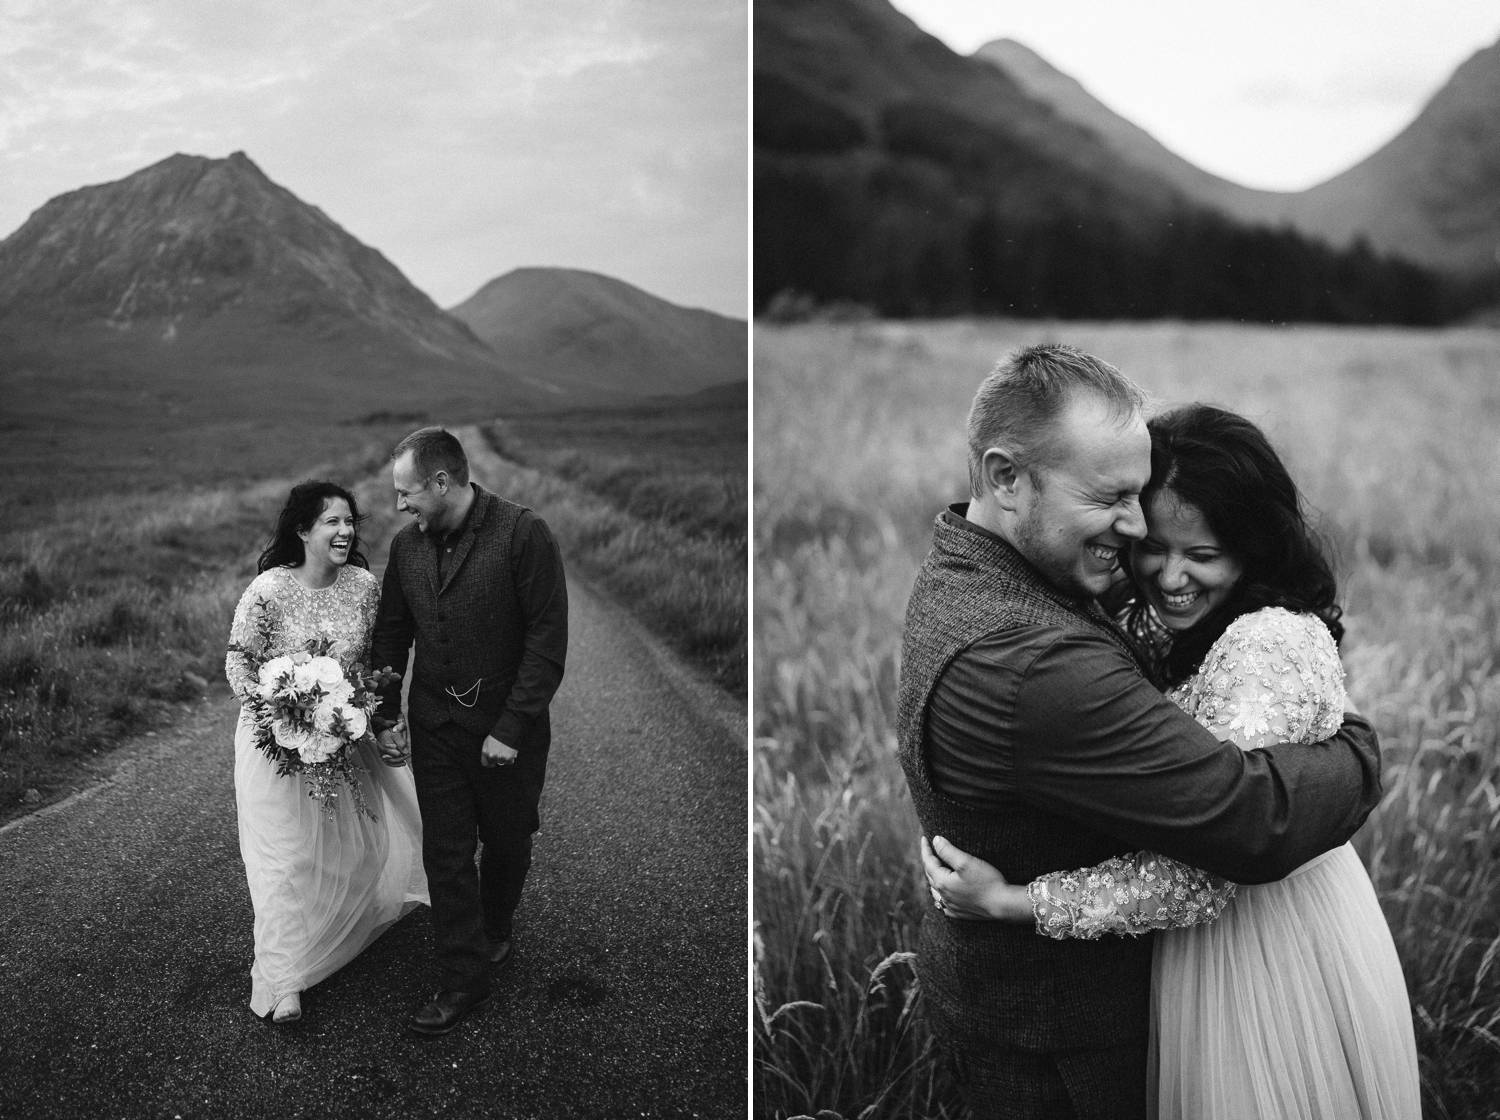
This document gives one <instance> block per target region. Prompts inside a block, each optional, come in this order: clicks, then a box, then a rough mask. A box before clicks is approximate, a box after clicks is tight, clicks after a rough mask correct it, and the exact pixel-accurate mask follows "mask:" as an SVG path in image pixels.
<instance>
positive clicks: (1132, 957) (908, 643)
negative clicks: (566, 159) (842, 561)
mask: <svg viewBox="0 0 1500 1120" xmlns="http://www.w3.org/2000/svg"><path fill="white" fill-rule="evenodd" d="M965 509H966V507H963V506H957V507H954V508H952V509H950V510H949V511H947V512H945V513H944V514H942V515H941V516H940V517H939V518H938V519H937V523H936V525H935V527H934V530H935V531H934V539H933V546H932V549H931V551H930V552H929V553H928V556H927V558H926V560H925V561H924V562H923V564H922V568H921V571H920V572H919V573H918V576H917V581H916V585H915V587H914V589H913V592H912V598H911V602H910V604H909V605H908V609H907V618H906V631H905V636H904V641H903V648H902V663H901V681H900V688H899V691H898V697H897V723H898V737H899V744H900V755H901V763H902V767H903V769H904V770H905V773H906V777H907V783H908V786H909V788H910V790H911V794H912V800H913V803H914V805H915V807H916V810H917V815H918V818H919V820H920V822H921V825H922V831H923V832H924V834H926V835H928V836H932V835H941V836H944V837H945V838H947V839H948V840H950V841H952V842H953V843H955V844H956V845H957V846H958V847H960V848H962V849H964V850H966V851H969V852H971V853H972V854H974V855H977V856H979V857H981V858H983V859H985V860H987V861H989V862H990V863H992V864H994V865H995V866H996V867H998V868H999V869H1000V871H1001V873H1002V874H1004V875H1005V876H1006V878H1008V879H1009V880H1010V881H1011V882H1013V883H1025V882H1028V881H1030V880H1031V879H1033V878H1035V877H1036V876H1038V875H1043V874H1046V873H1049V872H1053V871H1064V870H1071V869H1075V868H1081V867H1088V866H1092V865H1093V864H1096V863H1099V862H1101V861H1102V860H1104V859H1106V858H1108V857H1110V856H1112V855H1117V854H1120V853H1122V852H1128V851H1134V850H1141V849H1150V850H1155V851H1158V852H1161V853H1164V854H1166V855H1169V856H1174V857H1176V858H1178V859H1180V860H1182V861H1184V862H1187V863H1191V864H1194V865H1196V866H1200V867H1204V868H1206V869H1208V870H1210V871H1214V872H1216V873H1218V874H1220V875H1223V876H1225V877H1226V878H1230V879H1234V880H1237V881H1240V882H1259V881H1263V880H1267V879H1274V878H1277V877H1279V876H1281V875H1284V874H1286V873H1287V872H1288V871H1290V870H1292V869H1293V868H1294V867H1296V866H1298V865H1299V864H1300V863H1302V862H1305V861H1306V860H1307V859H1310V858H1312V856H1314V855H1316V854H1318V853H1319V852H1320V851H1323V850H1326V849H1327V848H1329V847H1333V846H1335V845H1337V844H1339V843H1342V842H1343V841H1344V840H1345V839H1347V838H1348V837H1349V836H1350V835H1351V834H1352V833H1353V832H1354V830H1355V829H1356V828H1357V827H1358V826H1359V825H1360V823H1361V822H1362V821H1363V820H1364V818H1365V816H1366V815H1367V814H1368V813H1369V811H1370V809H1371V808H1373V806H1374V804H1375V803H1376V801H1377V800H1378V799H1379V791H1380V782H1379V756H1378V747H1377V744H1376V741H1375V736H1374V733H1373V732H1372V731H1371V730H1370V729H1369V727H1368V725H1367V724H1365V723H1364V722H1363V721H1360V720H1351V721H1349V722H1346V724H1345V727H1344V728H1343V729H1342V731H1341V732H1340V735H1339V737H1338V741H1336V742H1330V743H1328V744H1318V745H1314V746H1296V747H1275V748H1271V749H1269V750H1260V751H1248V752H1246V751H1241V750H1240V749H1239V748H1237V747H1235V746H1233V745H1232V744H1226V743H1220V742H1219V741H1218V740H1216V739H1215V738H1214V736H1213V735H1212V734H1211V733H1209V732H1208V731H1207V730H1205V729H1204V728H1202V727H1200V726H1199V725H1198V724H1197V723H1196V722H1195V721H1194V720H1193V719H1192V718H1191V717H1190V716H1188V715H1187V714H1186V713H1184V712H1183V711H1182V710H1181V709H1179V708H1178V707H1177V706H1176V705H1175V704H1174V703H1172V701H1170V700H1169V699H1167V698H1166V697H1165V696H1163V695H1162V694H1161V693H1160V692H1159V691H1158V690H1157V689H1156V688H1155V687H1154V686H1153V685H1152V684H1151V682H1150V681H1149V680H1148V678H1147V677H1146V675H1145V673H1144V672H1143V671H1142V669H1141V667H1140V665H1139V663H1138V662H1137V660H1136V659H1135V656H1134V652H1133V650H1132V648H1131V647H1130V645H1129V643H1128V642H1127V641H1126V640H1125V638H1124V636H1123V635H1122V634H1120V632H1119V631H1118V630H1117V629H1116V628H1115V627H1114V626H1113V625H1112V624H1111V623H1110V622H1109V620H1108V619H1107V618H1106V617H1104V615H1103V614H1102V613H1101V612H1100V611H1099V609H1098V608H1097V606H1095V605H1094V604H1092V603H1091V602H1088V601H1080V600H1078V599H1074V598H1071V597H1069V596H1066V595H1064V594H1062V593H1061V592H1059V591H1058V590H1057V589H1056V588H1054V587H1052V586H1051V585H1050V584H1049V583H1048V582H1047V581H1046V580H1045V579H1044V578H1043V577H1042V576H1041V574H1040V573H1039V572H1037V571H1036V569H1035V568H1033V567H1031V565H1030V564H1028V563H1027V562H1026V560H1025V559H1024V558H1023V557H1022V556H1021V555H1020V554H1019V553H1018V552H1016V550H1015V549H1013V548H1011V547H1010V545H1008V544H1007V543H1006V542H1005V541H1003V540H1002V539H1001V538H999V537H998V536H996V535H994V534H993V533H989V532H987V531H985V530H984V529H982V528H980V527H979V526H977V525H975V524H973V523H972V522H970V521H968V520H966V519H965V518H964V516H963V513H964V512H965ZM1351 747H1353V748H1354V749H1352V750H1351V749H1350V748H1351ZM1150 965H1151V947H1150V941H1149V939H1148V938H1140V939H1132V938H1121V937H1105V938H1101V939H1099V940H1097V941H1083V940H1077V939H1072V940H1066V941H1054V940H1052V939H1050V938H1046V937H1043V936H1041V935H1039V934H1038V933H1037V932H1036V931H1035V929H1034V928H1033V927H1032V926H1030V925H1023V924H1021V923H1008V922H978V921H958V920H952V919H947V918H944V917H943V916H941V915H939V914H937V913H935V912H931V911H929V912H928V913H927V915H926V917H925V919H924V921H923V924H922V931H921V939H920V943H919V955H918V971H919V975H920V976H921V977H922V982H923V992H924V996H925V997H926V998H927V1000H928V1008H929V1013H930V1015H931V1017H932V1019H933V1021H934V1025H935V1026H936V1027H937V1029H938V1033H939V1035H940V1037H941V1038H942V1039H943V1041H944V1043H945V1045H947V1046H948V1047H949V1048H951V1049H953V1050H955V1051H956V1052H958V1053H961V1054H968V1055H970V1056H971V1057H972V1058H975V1059H977V1057H978V1056H981V1055H985V1054H991V1055H993V1054H995V1053H997V1052H998V1051H1000V1050H1003V1049H1007V1048H1008V1049H1015V1050H1028V1051H1034V1052H1048V1053H1056V1052H1062V1051H1072V1052H1079V1051H1093V1050H1103V1049H1105V1048H1108V1047H1117V1046H1121V1045H1126V1044H1133V1043H1137V1042H1143V1040H1144V1037H1145V1034H1146V1030H1147V1026H1148V1023H1149V1011H1148V1004H1149V982H1150ZM1144 1053H1145V1051H1144V1048H1142V1049H1141V1050H1140V1054H1141V1061H1142V1063H1144ZM1139 1076H1140V1084H1141V1085H1142V1086H1144V1084H1145V1071H1144V1069H1142V1070H1141V1071H1140V1075H1139Z"/></svg>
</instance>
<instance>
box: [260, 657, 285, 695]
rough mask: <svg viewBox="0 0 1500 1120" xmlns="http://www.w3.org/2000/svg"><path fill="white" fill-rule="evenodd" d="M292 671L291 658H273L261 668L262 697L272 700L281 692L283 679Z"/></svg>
mask: <svg viewBox="0 0 1500 1120" xmlns="http://www.w3.org/2000/svg"><path fill="white" fill-rule="evenodd" d="M291 671H292V659H291V658H290V657H273V658H271V660H269V661H267V662H266V663H265V664H264V665H262V666H261V667H260V696H261V699H262V700H270V699H271V698H273V697H274V696H275V695H276V693H277V692H278V691H279V690H280V688H281V686H282V683H283V679H284V678H286V677H287V676H288V675H289V674H290V673H291Z"/></svg>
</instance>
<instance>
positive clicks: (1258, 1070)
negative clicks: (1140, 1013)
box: [1150, 844, 1422, 1120]
mask: <svg viewBox="0 0 1500 1120" xmlns="http://www.w3.org/2000/svg"><path fill="white" fill-rule="evenodd" d="M1151 1011H1152V1015H1151V1018H1152V1038H1151V1048H1152V1068H1153V1069H1155V1070H1157V1073H1158V1077H1157V1083H1156V1084H1155V1085H1152V1086H1151V1090H1152V1092H1151V1093H1150V1103H1151V1113H1150V1114H1151V1115H1153V1116H1156V1117H1159V1118H1160V1120H1258V1118H1259V1120H1299V1118H1305V1120H1326V1118H1333V1117H1337V1118H1339V1120H1420V1117H1421V1114H1422V1108H1421V1096H1420V1089H1419V1082H1418V1076H1417V1056H1416V1043H1415V1039H1414V1036H1413V1032H1412V1020H1411V1006H1410V1003H1409V1001H1408V999H1407V994H1406V984H1405V981H1404V979H1403V978H1402V974H1401V966H1400V963H1399V961H1398V960H1397V957H1396V948H1395V944H1394V943H1393V942H1392V940H1391V934H1390V929H1389V927H1388V926H1387V925H1386V921H1385V916H1384V914H1382V913H1381V910H1380V903H1379V901H1378V900H1377V899H1376V897H1375V890H1374V888H1373V887H1372V886H1371V884H1370V878H1369V876H1368V874H1366V872H1365V869H1364V865H1363V864H1362V863H1361V862H1360V859H1359V856H1358V854H1357V853H1356V852H1355V851H1354V849H1353V848H1352V847H1350V846H1349V845H1347V844H1345V845H1344V846H1343V847H1341V848H1335V849H1334V850H1333V851H1331V852H1326V853H1324V854H1323V855H1321V856H1319V857H1318V858H1317V859H1314V860H1311V861H1309V862H1308V863H1306V864H1304V865H1303V866H1301V867H1299V868H1298V869H1297V870H1296V871H1294V872H1292V874H1291V875H1289V876H1288V877H1287V878H1285V879H1283V880H1281V881H1280V882H1276V883H1266V884H1263V885H1258V886H1242V887H1240V888H1239V891H1238V892H1237V893H1236V895H1235V898H1234V901H1233V902H1232V903H1231V904H1230V905H1229V907H1228V908H1227V909H1226V910H1225V911H1224V913H1223V914H1222V915H1221V916H1220V917H1219V919H1218V920H1217V921H1214V922H1209V923H1207V924H1205V925H1200V926H1194V927H1192V928H1189V929H1181V930H1169V931H1165V932H1162V933H1158V934H1157V935H1156V956H1155V964H1154V967H1153V976H1152V1008H1151Z"/></svg>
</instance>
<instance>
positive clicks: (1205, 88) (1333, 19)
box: [894, 0, 1500, 190]
mask: <svg viewBox="0 0 1500 1120" xmlns="http://www.w3.org/2000/svg"><path fill="white" fill-rule="evenodd" d="M894 2H895V6H896V7H897V8H899V9H900V10H901V11H903V12H904V13H906V15H908V16H910V17H911V18H912V19H913V20H915V21H916V22H917V24H918V25H919V26H921V27H922V28H923V30H925V31H928V32H930V33H931V34H933V35H936V36H937V37H938V38H940V39H942V40H943V41H944V42H946V43H947V44H948V45H949V46H950V47H952V48H953V49H954V50H957V51H959V52H960V53H962V54H969V53H971V52H972V51H974V50H975V49H976V48H978V47H980V46H982V45H984V44H985V43H987V42H989V41H990V40H992V39H1001V38H1006V39H1015V40H1016V41H1018V42H1020V43H1023V44H1025V45H1026V46H1028V47H1030V48H1031V49H1032V50H1033V51H1035V52H1036V53H1037V54H1039V55H1041V56H1042V57H1043V58H1045V59H1046V60H1047V61H1048V62H1050V63H1051V64H1052V65H1053V66H1055V67H1056V68H1057V69H1059V70H1061V71H1063V72H1064V73H1065V74H1067V75H1069V76H1070V77H1072V78H1074V79H1076V80H1077V81H1079V82H1081V83H1082V84H1083V86H1084V87H1085V88H1086V89H1088V91H1089V92H1090V93H1092V94H1093V95H1094V96H1095V97H1096V98H1098V99H1099V100H1100V101H1102V102H1104V103H1105V104H1106V105H1108V106H1109V107H1110V108H1111V109H1113V110H1114V111H1115V112H1117V113H1119V114H1121V115H1122V116H1124V117H1126V118H1127V119H1129V120H1130V121H1131V122H1132V123H1134V124H1137V125H1139V126H1140V127H1141V128H1144V129H1145V130H1146V131H1147V132H1149V133H1151V134H1152V135H1153V136H1155V137H1156V139H1157V140H1159V141H1161V142H1162V143H1163V144H1165V145H1166V146H1167V147H1169V148H1171V149H1172V150H1173V151H1175V152H1176V153H1177V154H1178V155H1180V156H1183V157H1184V158H1186V159H1189V160H1191V161H1192V162H1193V163H1195V164H1197V165H1198V166H1199V167H1202V168H1203V169H1204V170H1206V171H1211V172H1213V173H1215V174H1217V175H1221V176H1223V177H1224V178H1227V179H1231V180H1233V181H1235V182H1237V183H1241V184H1243V185H1245V186H1250V187H1262V188H1267V189H1274V190H1301V189H1303V188H1306V187H1310V186H1313V185H1314V184H1316V183H1320V182H1322V181H1323V180H1325V179H1328V178H1330V177H1332V176H1333V175H1336V174H1338V173H1339V172H1341V171H1344V170H1346V169H1347V168H1349V167H1350V166H1352V165H1353V164H1355V163H1357V162H1358V161H1359V160H1361V159H1363V158H1364V157H1365V156H1367V155H1369V154H1370V153H1371V152H1373V151H1374V150H1375V149H1376V148H1378V147H1380V146H1381V145H1382V144H1384V143H1385V142H1386V141H1387V140H1389V139H1391V138H1392V137H1393V136H1395V135H1396V133H1398V132H1399V131H1400V130H1401V129H1402V128H1404V127H1405V126H1406V125H1407V124H1409V123H1410V122H1411V120H1412V118H1414V117H1415V116H1416V115H1417V113H1418V111H1420V109H1421V107H1422V105H1423V104H1424V103H1425V102H1426V101H1427V99H1428V98H1430V97H1431V96H1432V95H1433V94H1434V93H1436V92H1437V90H1438V89H1439V88H1440V87H1441V86H1442V85H1443V83H1444V82H1445V81H1446V80H1447V79H1448V78H1449V77H1450V76H1451V75H1452V73H1453V71H1454V70H1455V69H1457V68H1458V66H1459V65H1460V64H1461V63H1462V62H1463V61H1464V60H1465V59H1467V58H1468V57H1469V56H1470V55H1471V54H1473V53H1474V52H1475V51H1476V50H1480V49H1482V48H1484V47H1488V46H1491V45H1493V44H1494V43H1495V41H1496V40H1497V39H1500V6H1497V5H1495V4H1494V3H1493V2H1488V0H1421V2H1420V3H1413V2H1411V0H1256V2H1254V3H1246V2H1243V0H1148V2H1145V3H1135V4H1126V3H1107V2H1104V0H1042V2H1032V3H1017V2H1015V0H986V2H983V3H980V2H977V0H894ZM1497 110H1500V107H1497Z"/></svg>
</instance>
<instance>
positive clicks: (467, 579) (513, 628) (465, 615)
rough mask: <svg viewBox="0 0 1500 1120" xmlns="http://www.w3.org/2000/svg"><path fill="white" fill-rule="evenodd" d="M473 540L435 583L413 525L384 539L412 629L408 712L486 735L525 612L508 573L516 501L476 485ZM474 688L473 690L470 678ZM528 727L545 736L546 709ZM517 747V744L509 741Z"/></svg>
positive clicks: (499, 706) (514, 667)
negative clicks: (393, 560) (388, 544)
mask: <svg viewBox="0 0 1500 1120" xmlns="http://www.w3.org/2000/svg"><path fill="white" fill-rule="evenodd" d="M475 503H476V504H475V508H474V510H473V512H472V513H471V514H470V517H471V518H472V519H473V521H472V524H473V529H474V540H473V544H472V547H471V548H469V550H468V551H467V553H465V554H463V555H459V554H457V553H455V555H454V556H453V557H452V558H451V559H450V561H449V565H448V570H447V571H446V572H445V573H444V577H443V578H442V579H441V580H439V578H438V571H437V562H436V558H435V554H434V552H433V546H432V543H431V541H429V540H427V539H426V538H425V537H423V536H422V535H421V534H420V532H419V531H418V530H417V528H416V527H415V526H414V525H409V526H407V527H406V528H405V529H403V530H402V531H401V532H400V533H398V534H396V537H395V539H394V540H393V541H392V542H391V551H392V555H393V556H399V559H400V571H401V589H402V591H403V592H404V593H405V595H406V601H407V604H408V605H409V606H410V608H411V613H412V618H413V621H414V623H415V626H416V641H415V654H416V657H415V662H414V664H413V666H412V676H411V694H410V696H409V697H408V700H407V705H408V711H409V713H410V716H411V718H412V720H413V721H415V722H417V723H420V724H422V725H424V726H427V727H437V726H440V725H442V724H443V723H445V722H450V721H451V722H453V723H456V724H458V725H459V726H460V727H463V728H465V729H466V730H468V731H470V732H472V733H474V734H478V735H484V734H488V733H489V732H490V731H491V729H493V728H494V726H495V723H496V721H497V720H499V718H500V713H501V712H502V711H503V710H504V708H505V700H506V697H507V696H509V695H510V689H511V685H513V684H514V683H515V679H516V674H517V673H518V672H519V670H520V666H521V658H522V655H523V654H524V653H525V648H526V645H525V643H526V615H525V612H524V610H523V609H522V605H521V603H520V601H519V599H518V598H517V596H516V587H515V580H514V578H513V576H512V574H511V541H512V539H513V537H514V536H515V532H516V528H517V526H518V525H519V524H520V522H521V519H522V517H523V516H525V515H527V514H529V512H530V511H529V510H527V509H526V508H525V507H524V506H519V505H516V504H515V503H514V502H508V501H506V500H505V499H504V498H501V497H498V496H497V495H495V494H492V493H490V492H489V491H487V490H484V489H483V488H479V487H476V497H475ZM475 682H478V685H477V687H476V683H475ZM533 732H534V733H535V734H536V736H538V737H539V739H540V742H541V743H542V744H545V743H546V741H547V739H548V738H550V725H549V723H548V721H547V719H546V714H545V713H543V715H542V717H541V718H540V719H539V720H537V722H536V725H534V727H533ZM511 745H512V746H523V744H514V743H513V744H511Z"/></svg>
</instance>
